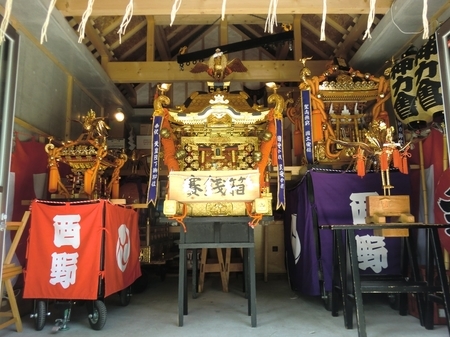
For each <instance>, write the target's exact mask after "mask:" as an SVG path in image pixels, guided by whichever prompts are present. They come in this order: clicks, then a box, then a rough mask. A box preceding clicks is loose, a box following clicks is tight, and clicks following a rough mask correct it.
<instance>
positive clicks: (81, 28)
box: [78, 0, 95, 43]
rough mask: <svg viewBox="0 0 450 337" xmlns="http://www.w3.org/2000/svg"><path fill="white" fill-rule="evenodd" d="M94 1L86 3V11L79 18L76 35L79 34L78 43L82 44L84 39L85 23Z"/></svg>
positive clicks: (90, 0)
mask: <svg viewBox="0 0 450 337" xmlns="http://www.w3.org/2000/svg"><path fill="white" fill-rule="evenodd" d="M94 1H95V0H89V1H88V6H87V8H86V10H85V11H84V13H83V16H82V17H81V22H80V25H79V26H78V33H80V35H79V37H78V43H83V39H84V36H85V34H84V32H85V29H86V24H87V21H88V20H89V17H90V16H91V13H92V7H94Z"/></svg>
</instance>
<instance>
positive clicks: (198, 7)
mask: <svg viewBox="0 0 450 337" xmlns="http://www.w3.org/2000/svg"><path fill="white" fill-rule="evenodd" d="M87 3H88V0H57V2H56V7H57V8H58V9H59V10H60V11H61V12H62V13H63V15H65V16H82V15H83V13H84V11H85V10H86V8H87ZM391 4H392V0H378V1H377V3H376V6H375V11H376V13H377V14H385V13H386V12H387V11H388V10H389V8H390V7H391ZM172 6H173V1H148V0H134V10H133V14H134V15H150V14H152V15H169V14H170V13H171V12H172ZM125 7H126V6H125V4H124V1H123V0H96V1H95V5H94V6H93V9H92V15H93V16H114V15H120V16H123V15H124V13H125ZM322 7H323V4H322V1H317V0H302V1H298V0H285V1H280V2H278V6H277V11H276V12H277V14H317V13H322ZM369 10H370V6H369V1H367V0H352V1H342V0H327V13H329V14H347V13H360V14H362V13H369ZM267 12H268V6H267V3H266V2H265V1H261V0H246V1H242V0H227V7H226V14H227V15H228V14H248V13H252V14H259V15H262V14H263V15H267ZM183 14H184V15H197V16H202V15H207V14H210V15H213V14H214V15H222V6H220V5H219V4H218V2H217V1H216V0H190V1H189V3H183V4H182V5H181V6H180V8H179V9H178V12H177V15H183ZM175 24H177V20H176V18H175Z"/></svg>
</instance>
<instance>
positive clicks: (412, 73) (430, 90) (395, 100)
mask: <svg viewBox="0 0 450 337" xmlns="http://www.w3.org/2000/svg"><path fill="white" fill-rule="evenodd" d="M403 56H404V57H403V58H402V60H401V61H400V62H398V63H397V64H395V65H394V66H393V67H392V71H391V80H390V86H391V93H392V95H391V99H392V105H393V108H394V112H395V115H396V116H397V118H398V119H399V120H400V121H401V122H402V123H404V124H406V125H407V126H408V127H409V128H410V129H413V130H420V129H424V128H426V127H427V126H428V125H429V124H431V122H433V118H434V117H436V114H442V113H443V110H444V107H443V103H442V94H441V82H440V74H439V66H438V55H437V48H436V39H435V36H434V35H432V36H430V38H429V40H428V42H427V43H426V44H424V45H423V46H422V47H421V48H420V49H419V51H418V52H417V53H415V51H413V50H411V49H410V50H408V51H407V52H406V53H405V54H404V55H403Z"/></svg>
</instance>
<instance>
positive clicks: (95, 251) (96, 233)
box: [23, 201, 104, 300]
mask: <svg viewBox="0 0 450 337" xmlns="http://www.w3.org/2000/svg"><path fill="white" fill-rule="evenodd" d="M103 204H104V202H100V203H89V204H70V203H62V204H54V205H49V204H43V203H40V202H36V201H35V202H33V203H32V205H31V226H30V236H29V245H28V250H27V265H26V270H25V288H24V294H23V297H24V298H48V299H87V300H94V299H97V297H98V284H99V274H100V252H101V239H102V223H103V220H102V218H103Z"/></svg>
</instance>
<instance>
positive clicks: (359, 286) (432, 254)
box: [319, 223, 450, 337]
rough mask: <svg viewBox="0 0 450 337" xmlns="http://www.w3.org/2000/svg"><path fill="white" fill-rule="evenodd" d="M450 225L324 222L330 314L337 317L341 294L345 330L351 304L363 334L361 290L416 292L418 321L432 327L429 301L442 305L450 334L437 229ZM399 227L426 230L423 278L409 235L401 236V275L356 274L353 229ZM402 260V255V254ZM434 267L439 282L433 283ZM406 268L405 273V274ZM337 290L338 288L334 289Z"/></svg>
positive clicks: (447, 293) (350, 325) (446, 287)
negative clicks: (328, 233) (330, 250)
mask: <svg viewBox="0 0 450 337" xmlns="http://www.w3.org/2000/svg"><path fill="white" fill-rule="evenodd" d="M447 227H450V225H449V224H442V225H440V224H423V223H380V224H361V225H324V226H319V228H320V229H331V230H333V241H334V261H335V267H336V268H335V272H334V273H333V274H334V277H333V294H332V299H333V303H332V315H333V316H337V303H336V299H337V298H339V297H341V299H342V304H343V316H344V324H345V327H346V328H347V329H352V328H353V306H355V309H356V321H357V325H358V336H359V337H366V336H367V333H366V322H365V315H364V307H363V300H362V294H363V293H397V294H401V295H402V294H406V293H416V294H417V296H416V297H417V301H418V303H417V305H418V309H419V318H420V323H421V325H423V326H424V327H425V328H426V329H433V325H434V322H433V317H434V313H433V310H434V306H433V302H434V301H438V302H440V303H442V304H443V306H444V309H445V314H446V318H447V327H448V329H449V333H450V312H449V305H450V290H449V284H448V280H447V276H446V271H445V267H444V259H443V254H442V248H441V243H440V241H439V235H438V229H439V228H447ZM381 228H383V229H387V228H390V229H399V228H407V229H414V228H424V229H426V232H427V247H428V248H427V252H426V253H427V259H426V261H427V262H426V263H427V265H426V266H425V269H426V272H425V280H423V277H421V275H420V271H419V265H418V261H417V253H416V244H415V242H414V240H413V238H412V237H411V235H410V236H409V237H405V238H403V240H404V247H405V249H407V251H405V253H407V254H408V260H409V265H408V267H406V266H403V268H402V274H401V275H397V276H390V275H387V277H382V276H369V275H364V276H363V275H360V273H359V267H358V255H357V245H356V241H355V231H357V230H360V229H381ZM405 261H406V257H405ZM434 270H436V271H437V276H438V277H439V282H437V283H436V281H435V277H434ZM408 271H409V274H408ZM338 289H339V290H340V291H338ZM405 305H406V301H405V297H404V296H403V300H401V301H400V308H399V310H400V314H403V315H406V306H405Z"/></svg>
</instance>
